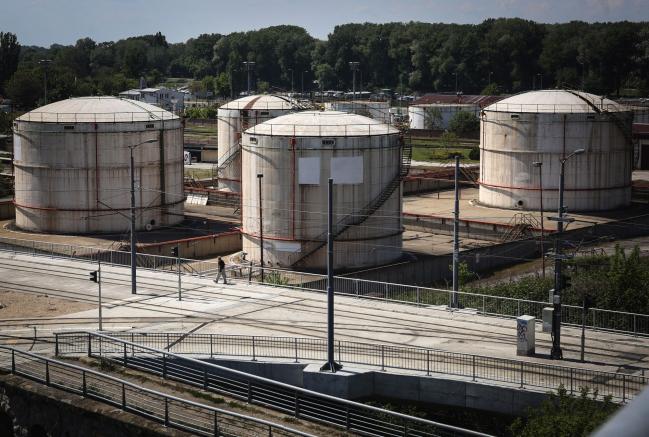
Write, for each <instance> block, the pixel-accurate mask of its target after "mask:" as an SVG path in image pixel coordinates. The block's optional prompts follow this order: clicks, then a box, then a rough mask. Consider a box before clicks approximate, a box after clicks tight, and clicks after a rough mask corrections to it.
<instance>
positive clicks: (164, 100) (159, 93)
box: [119, 88, 186, 111]
mask: <svg viewBox="0 0 649 437" xmlns="http://www.w3.org/2000/svg"><path fill="white" fill-rule="evenodd" d="M185 95H186V94H185V93H183V92H181V91H177V90H173V89H170V88H139V89H132V90H128V91H122V92H121V93H119V96H120V97H123V98H125V99H131V100H136V101H138V102H144V103H148V104H150V105H155V106H159V107H161V108H163V109H167V110H170V111H182V110H183V109H184V108H185Z"/></svg>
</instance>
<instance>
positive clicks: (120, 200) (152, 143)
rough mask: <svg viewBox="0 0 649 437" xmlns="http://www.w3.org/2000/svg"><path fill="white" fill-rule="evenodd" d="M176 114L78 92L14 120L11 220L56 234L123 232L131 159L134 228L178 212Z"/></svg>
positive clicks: (171, 219)
mask: <svg viewBox="0 0 649 437" xmlns="http://www.w3.org/2000/svg"><path fill="white" fill-rule="evenodd" d="M182 142H183V134H182V125H181V120H180V118H179V117H178V116H176V115H174V114H172V113H171V112H168V111H165V110H163V109H161V108H158V107H156V106H153V105H149V104H146V103H142V102H136V101H133V100H129V99H120V98H116V97H81V98H73V99H68V100H63V101H60V102H56V103H51V104H49V105H46V106H43V107H40V108H38V109H35V110H33V111H31V112H28V113H26V114H24V115H22V116H20V117H18V118H17V119H16V120H15V122H14V168H15V187H16V193H15V205H16V225H17V226H18V227H19V228H21V229H25V230H30V231H36V232H54V233H74V234H84V233H108V232H120V231H121V232H123V231H124V230H126V229H128V227H129V219H128V217H130V215H129V214H130V205H131V202H130V200H131V199H130V196H129V192H130V189H131V187H130V180H131V179H130V161H131V151H132V156H133V163H134V169H135V172H134V178H135V179H136V180H137V187H136V190H135V205H136V228H137V229H151V228H155V227H160V226H168V225H173V224H176V223H179V222H180V221H182V219H183V202H184V200H185V199H184V193H183V145H182Z"/></svg>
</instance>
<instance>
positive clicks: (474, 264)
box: [341, 239, 551, 286]
mask: <svg viewBox="0 0 649 437" xmlns="http://www.w3.org/2000/svg"><path fill="white" fill-rule="evenodd" d="M550 244H551V243H550V242H547V243H546V247H550ZM540 254H541V248H540V246H539V244H538V242H537V241H536V239H527V240H518V241H512V242H509V243H502V244H494V245H492V246H485V247H479V248H476V249H469V250H463V251H461V252H460V261H464V262H466V263H467V264H468V266H469V269H470V270H471V271H473V272H476V273H482V272H490V271H493V270H495V269H499V268H502V267H507V266H510V265H513V264H517V263H520V262H522V261H525V260H530V259H534V258H537V257H539V256H540ZM452 264H453V255H452V254H451V253H449V254H445V255H420V254H417V255H416V257H415V260H414V261H404V262H401V263H395V264H391V265H388V266H382V267H377V268H373V269H367V270H363V271H360V272H354V273H349V274H345V275H341V276H345V277H348V278H358V279H367V280H371V281H382V282H393V283H398V284H407V285H420V286H429V285H430V284H433V283H436V282H439V281H444V280H451V279H452V271H451V266H452Z"/></svg>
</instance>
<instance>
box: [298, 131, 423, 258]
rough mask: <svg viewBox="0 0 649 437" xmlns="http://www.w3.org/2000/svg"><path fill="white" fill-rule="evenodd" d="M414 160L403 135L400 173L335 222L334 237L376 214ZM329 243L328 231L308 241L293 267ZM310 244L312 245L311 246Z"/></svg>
mask: <svg viewBox="0 0 649 437" xmlns="http://www.w3.org/2000/svg"><path fill="white" fill-rule="evenodd" d="M411 160H412V142H410V141H405V140H404V138H403V136H402V137H401V165H400V168H399V173H397V175H396V176H395V177H394V178H393V179H392V180H391V181H390V183H389V184H388V185H386V186H385V188H384V189H383V190H382V191H381V192H380V193H379V194H378V196H376V197H375V198H374V199H373V200H372V201H371V202H370V203H368V204H367V205H365V207H364V208H362V209H361V210H360V211H359V212H354V213H351V214H347V215H346V216H345V217H343V218H342V219H340V220H339V221H338V222H337V223H335V224H334V232H333V234H334V238H336V237H339V236H340V235H341V234H343V233H344V232H345V231H346V230H348V229H349V228H350V227H352V226H358V225H360V224H362V223H363V222H364V221H365V220H367V219H368V218H369V217H370V216H371V215H372V214H374V213H375V212H376V211H377V210H378V209H379V208H380V207H381V206H383V204H384V203H385V202H386V201H387V200H388V199H389V198H390V196H391V195H392V193H394V190H396V189H397V187H399V185H400V184H401V181H402V180H403V178H405V177H406V176H407V175H408V172H409V171H410V162H411ZM326 245H327V232H326V231H325V232H323V233H322V234H320V235H319V236H318V237H316V238H315V239H313V240H311V241H309V242H307V248H306V250H305V251H304V252H303V255H302V256H301V257H299V258H298V259H296V260H295V261H294V262H293V263H292V266H293V267H299V265H300V264H302V263H303V262H304V261H305V260H306V259H307V258H308V257H310V256H311V255H313V254H314V253H315V252H317V251H318V250H320V249H321V248H323V247H324V246H326ZM309 246H310V247H309Z"/></svg>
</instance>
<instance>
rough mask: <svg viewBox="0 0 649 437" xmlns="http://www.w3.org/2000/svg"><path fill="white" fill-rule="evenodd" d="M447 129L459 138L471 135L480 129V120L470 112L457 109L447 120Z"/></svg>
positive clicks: (474, 134)
mask: <svg viewBox="0 0 649 437" xmlns="http://www.w3.org/2000/svg"><path fill="white" fill-rule="evenodd" d="M448 130H449V131H451V132H453V133H454V134H456V135H457V136H458V137H461V138H466V137H473V136H476V135H477V134H478V132H479V131H480V121H479V120H478V117H476V116H475V114H474V113H472V112H468V111H458V112H456V113H455V115H453V118H451V121H449V123H448Z"/></svg>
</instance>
